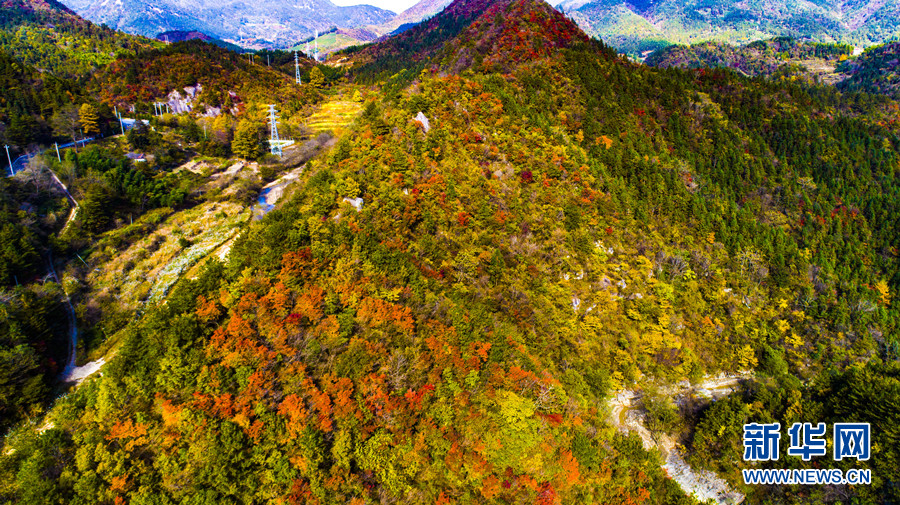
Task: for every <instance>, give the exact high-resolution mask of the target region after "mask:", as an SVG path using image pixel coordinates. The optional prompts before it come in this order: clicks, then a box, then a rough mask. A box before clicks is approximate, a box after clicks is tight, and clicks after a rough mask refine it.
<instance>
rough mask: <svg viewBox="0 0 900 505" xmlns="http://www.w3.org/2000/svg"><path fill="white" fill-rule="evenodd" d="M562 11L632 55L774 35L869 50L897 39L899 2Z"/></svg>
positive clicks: (610, 2)
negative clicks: (711, 42)
mask: <svg viewBox="0 0 900 505" xmlns="http://www.w3.org/2000/svg"><path fill="white" fill-rule="evenodd" d="M559 8H560V9H561V10H563V11H564V12H566V13H567V15H569V16H571V17H572V19H574V20H575V21H576V22H577V23H578V24H579V26H581V27H582V28H583V29H584V30H585V31H586V32H587V33H589V34H590V35H592V36H596V37H599V38H601V39H603V40H604V41H605V42H607V43H608V44H610V45H612V46H613V47H615V48H617V49H618V50H620V51H623V52H626V53H628V54H631V55H638V56H639V55H646V53H647V52H649V51H652V50H655V49H659V48H661V47H665V46H668V45H671V44H682V45H690V44H694V43H698V42H705V41H716V42H727V43H731V44H746V43H749V42H752V41H754V40H762V39H770V38H773V37H782V36H784V37H793V38H804V37H808V38H811V39H813V40H814V41H818V42H827V43H831V42H841V43H847V44H851V45H854V46H863V47H865V46H870V45H873V44H878V43H881V42H884V41H886V40H889V39H890V38H891V37H895V36H898V35H900V4H898V3H897V2H885V1H882V0H857V1H853V2H844V1H839V0H820V1H816V2H804V1H798V0H774V1H772V0H749V1H737V0H726V1H724V2H715V3H710V2H705V1H702V0H691V1H688V2H681V1H675V0H641V1H636V2H622V1H620V0H598V1H585V0H567V1H564V2H563V3H561V4H560V5H559Z"/></svg>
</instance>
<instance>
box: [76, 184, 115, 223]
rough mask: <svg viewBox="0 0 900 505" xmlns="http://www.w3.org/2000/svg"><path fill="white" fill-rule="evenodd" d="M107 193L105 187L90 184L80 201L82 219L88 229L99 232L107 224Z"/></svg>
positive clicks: (108, 202)
mask: <svg viewBox="0 0 900 505" xmlns="http://www.w3.org/2000/svg"><path fill="white" fill-rule="evenodd" d="M109 204H110V199H109V194H108V192H107V190H106V188H104V187H102V186H100V185H98V184H95V185H93V186H91V188H90V189H88V191H87V195H85V197H84V200H82V202H81V210H82V219H83V221H82V222H83V223H84V227H85V228H86V229H87V230H88V231H92V232H100V231H103V229H104V228H106V227H107V225H109V217H110V216H109Z"/></svg>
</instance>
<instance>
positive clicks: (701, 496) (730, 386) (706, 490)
mask: <svg viewBox="0 0 900 505" xmlns="http://www.w3.org/2000/svg"><path fill="white" fill-rule="evenodd" d="M750 377H751V376H750V375H749V374H740V375H719V376H715V377H708V378H706V379H704V380H703V381H701V382H700V383H698V384H695V385H691V384H690V383H689V382H687V381H682V382H679V383H678V384H675V385H673V386H667V387H664V388H660V390H659V392H660V393H661V394H663V395H666V396H669V397H671V398H675V397H678V396H688V395H691V394H693V395H696V396H700V397H703V398H710V399H712V398H721V397H723V396H727V395H729V394H731V393H732V392H734V391H735V390H736V389H737V386H738V385H739V384H740V382H741V381H743V380H747V379H749V378H750ZM642 398H643V393H642V392H640V391H636V390H632V389H626V390H622V391H618V392H617V393H616V394H615V395H614V396H613V397H612V398H611V399H610V400H609V407H610V422H612V424H613V426H615V427H616V428H618V429H619V430H620V431H625V432H628V431H633V432H635V433H636V434H637V435H638V436H639V437H640V438H641V441H642V443H643V445H644V449H648V450H649V449H654V448H658V449H659V450H660V452H662V454H663V457H664V458H666V462H665V464H664V465H663V468H664V469H665V470H666V472H667V473H668V474H669V476H670V477H672V480H674V481H675V482H677V483H678V485H680V486H681V488H682V489H684V491H685V493H687V494H689V495H693V496H695V497H696V498H697V499H698V500H699V501H701V502H705V501H707V500H712V501H713V502H715V503H718V504H722V505H725V504H737V503H741V502H743V501H744V495H743V494H741V493H739V492H737V491H735V490H733V489H731V487H730V486H729V485H728V483H727V482H725V480H724V479H722V478H720V477H718V476H717V475H716V474H714V473H713V472H709V471H706V470H694V469H693V468H691V467H690V466H689V465H688V464H687V462H685V460H684V456H683V454H682V453H681V450H680V449H679V448H678V447H677V444H676V443H675V440H674V439H672V437H669V436H668V435H665V434H663V435H660V436H656V437H655V436H654V435H653V434H652V433H651V432H650V430H648V429H647V425H646V414H645V413H644V412H643V411H642V410H641V408H640V406H641V399H642Z"/></svg>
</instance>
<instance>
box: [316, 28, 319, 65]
mask: <svg viewBox="0 0 900 505" xmlns="http://www.w3.org/2000/svg"><path fill="white" fill-rule="evenodd" d="M315 58H316V63H318V62H319V30H316V56H315Z"/></svg>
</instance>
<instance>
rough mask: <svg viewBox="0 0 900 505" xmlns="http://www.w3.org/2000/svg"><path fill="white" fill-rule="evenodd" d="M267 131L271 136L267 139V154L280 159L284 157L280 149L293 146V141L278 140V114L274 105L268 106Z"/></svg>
mask: <svg viewBox="0 0 900 505" xmlns="http://www.w3.org/2000/svg"><path fill="white" fill-rule="evenodd" d="M269 129H270V130H271V132H272V136H271V138H269V152H271V153H272V154H274V155H277V156H278V157H279V158H280V157H282V156H283V155H284V153H283V152H282V149H283V148H284V147H286V146H289V145H291V144H293V143H294V141H293V140H281V139H280V138H278V114H277V112H276V111H275V106H274V105H269Z"/></svg>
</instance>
